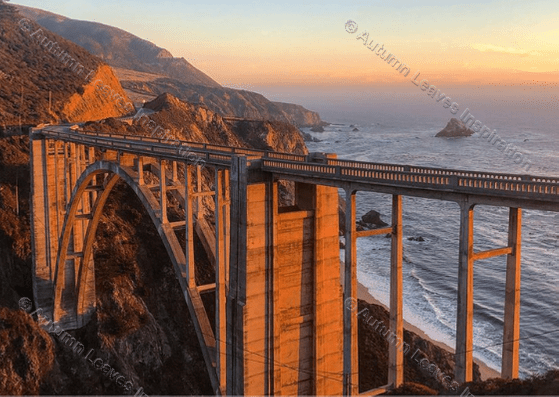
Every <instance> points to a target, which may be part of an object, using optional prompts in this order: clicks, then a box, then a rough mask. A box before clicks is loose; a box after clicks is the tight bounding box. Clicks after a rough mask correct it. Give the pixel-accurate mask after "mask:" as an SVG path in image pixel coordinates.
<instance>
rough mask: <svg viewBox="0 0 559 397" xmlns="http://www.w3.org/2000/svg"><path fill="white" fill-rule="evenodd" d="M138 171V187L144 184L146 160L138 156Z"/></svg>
mask: <svg viewBox="0 0 559 397" xmlns="http://www.w3.org/2000/svg"><path fill="white" fill-rule="evenodd" d="M137 164H138V167H137V170H136V171H138V181H137V182H138V185H143V184H144V158H143V157H142V156H138V160H137Z"/></svg>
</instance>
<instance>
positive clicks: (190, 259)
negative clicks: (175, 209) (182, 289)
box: [184, 163, 196, 288]
mask: <svg viewBox="0 0 559 397" xmlns="http://www.w3.org/2000/svg"><path fill="white" fill-rule="evenodd" d="M184 180H185V193H184V213H185V221H186V229H185V233H186V243H185V244H186V248H185V257H186V282H187V283H188V286H189V287H191V288H193V287H196V272H195V269H194V222H193V219H192V218H193V217H192V212H193V211H192V204H193V200H192V195H193V193H194V191H193V190H192V166H190V165H188V163H184Z"/></svg>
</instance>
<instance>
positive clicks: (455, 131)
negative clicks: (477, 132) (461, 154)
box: [435, 117, 474, 138]
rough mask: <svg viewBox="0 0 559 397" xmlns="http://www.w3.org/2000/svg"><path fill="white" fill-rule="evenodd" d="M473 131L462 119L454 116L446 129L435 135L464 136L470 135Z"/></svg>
mask: <svg viewBox="0 0 559 397" xmlns="http://www.w3.org/2000/svg"><path fill="white" fill-rule="evenodd" d="M473 133H474V132H473V131H472V130H470V129H469V128H468V127H466V125H465V124H464V123H463V122H462V121H460V120H458V119H456V118H454V117H453V118H451V119H450V121H449V122H448V124H447V125H446V127H444V129H443V130H442V131H441V132H439V133H438V134H437V135H435V136H436V137H447V138H457V137H463V136H470V135H472V134H473Z"/></svg>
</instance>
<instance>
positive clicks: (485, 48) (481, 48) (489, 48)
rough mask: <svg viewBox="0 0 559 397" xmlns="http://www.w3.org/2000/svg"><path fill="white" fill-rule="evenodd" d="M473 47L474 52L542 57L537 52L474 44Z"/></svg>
mask: <svg viewBox="0 0 559 397" xmlns="http://www.w3.org/2000/svg"><path fill="white" fill-rule="evenodd" d="M471 47H472V48H473V49H474V50H478V51H482V52H500V53H502V54H510V55H519V56H522V57H525V56H529V55H532V56H537V55H541V53H539V52H537V51H528V50H522V49H519V48H513V47H501V46H498V45H493V44H472V45H471Z"/></svg>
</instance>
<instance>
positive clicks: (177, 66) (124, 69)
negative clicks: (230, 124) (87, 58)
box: [17, 6, 323, 127]
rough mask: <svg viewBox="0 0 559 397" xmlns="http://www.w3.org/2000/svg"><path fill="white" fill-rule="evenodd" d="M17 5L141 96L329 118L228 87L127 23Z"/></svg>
mask: <svg viewBox="0 0 559 397" xmlns="http://www.w3.org/2000/svg"><path fill="white" fill-rule="evenodd" d="M17 7H18V9H19V10H20V12H21V13H22V14H23V15H25V16H26V17H27V18H29V19H32V20H34V21H36V22H37V23H38V24H39V25H41V26H44V27H46V28H47V29H49V30H51V31H53V32H56V33H57V34H59V35H61V36H63V37H65V38H67V39H68V40H71V41H72V42H74V43H75V44H77V45H79V46H81V47H83V48H85V49H86V50H87V51H89V52H91V53H92V54H93V55H95V56H97V57H99V58H101V59H103V60H104V61H105V62H107V63H108V64H109V65H111V66H112V67H115V68H117V69H118V70H119V71H120V72H117V73H119V78H120V79H121V83H122V85H123V87H124V88H125V89H127V90H129V92H131V93H133V94H135V95H136V98H135V100H151V99H153V98H155V97H156V96H158V95H160V94H163V93H165V92H168V93H170V94H173V95H174V96H176V97H177V98H180V99H182V100H184V101H188V102H193V103H200V104H203V105H205V106H206V107H208V108H209V109H211V110H213V111H214V112H216V113H219V114H221V115H223V116H232V117H240V118H248V119H258V120H275V121H283V122H289V123H292V124H294V125H297V126H299V127H310V126H314V125H320V124H323V122H322V120H321V119H320V116H319V115H318V113H316V112H312V111H309V110H307V109H305V108H304V107H302V106H300V105H294V104H284V103H278V102H271V101H269V100H268V99H266V98H265V97H264V96H263V95H261V94H258V93H255V92H251V91H245V90H235V89H232V88H225V87H222V86H220V85H219V84H218V83H217V82H215V81H214V80H213V79H211V78H210V77H209V76H207V75H206V74H205V73H203V72H202V71H200V70H199V69H197V68H195V67H194V66H193V65H191V64H190V63H189V62H187V61H186V60H185V59H184V58H174V57H173V55H172V54H171V53H170V52H169V51H167V50H166V49H164V48H161V47H158V46H156V45H155V44H153V43H151V42H149V41H146V40H143V39H140V38H139V37H137V36H134V35H132V34H130V33H128V32H126V31H124V30H122V29H118V28H115V27H112V26H107V25H103V24H100V23H96V22H88V21H78V20H74V19H70V18H66V17H64V16H61V15H57V14H53V13H50V12H47V11H42V10H39V9H35V8H30V7H24V6H17ZM133 71H135V72H138V73H137V74H135V73H133ZM147 74H150V75H151V78H150V79H146V76H147Z"/></svg>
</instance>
